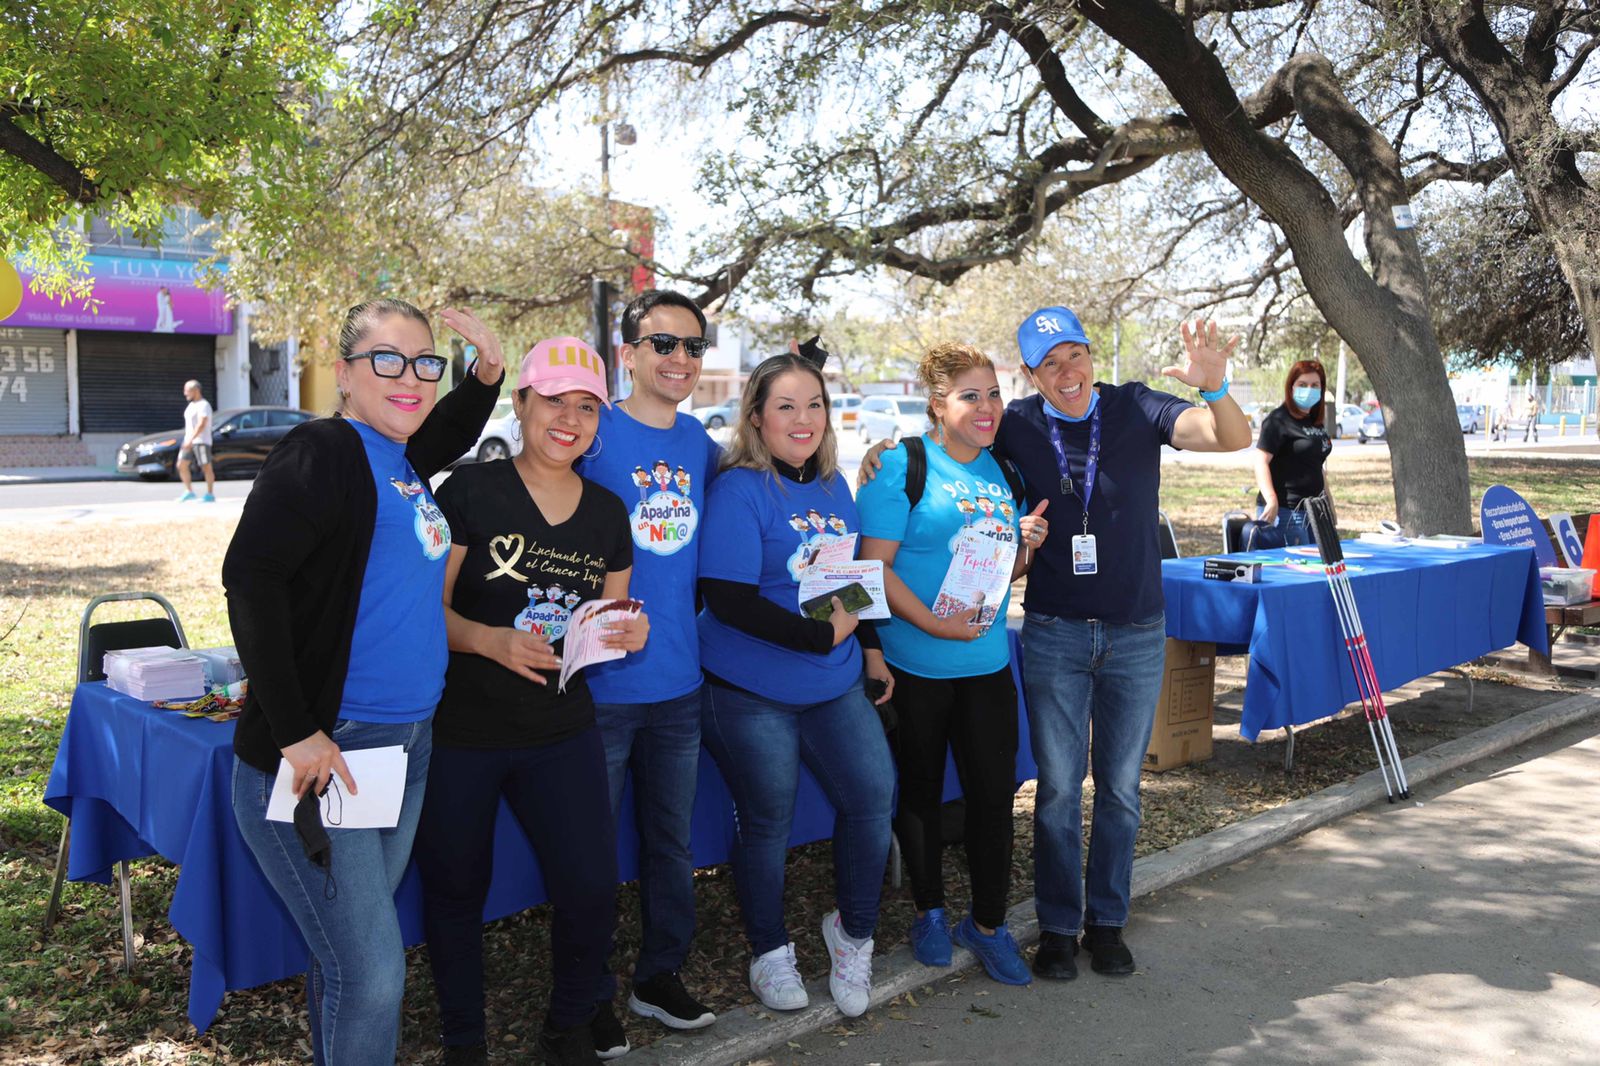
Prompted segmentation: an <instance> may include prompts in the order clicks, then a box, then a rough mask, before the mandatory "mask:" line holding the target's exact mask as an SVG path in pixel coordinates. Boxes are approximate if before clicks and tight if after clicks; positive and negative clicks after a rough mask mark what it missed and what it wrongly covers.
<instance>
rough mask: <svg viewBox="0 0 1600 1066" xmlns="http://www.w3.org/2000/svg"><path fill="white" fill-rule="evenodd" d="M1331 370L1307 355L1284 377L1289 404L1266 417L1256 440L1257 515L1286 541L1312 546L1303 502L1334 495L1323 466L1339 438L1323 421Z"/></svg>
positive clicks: (1280, 405) (1273, 410)
mask: <svg viewBox="0 0 1600 1066" xmlns="http://www.w3.org/2000/svg"><path fill="white" fill-rule="evenodd" d="M1326 389H1327V374H1326V372H1325V371H1324V370H1323V368H1322V364H1321V363H1319V362H1318V361H1317V360H1315V359H1302V360H1300V361H1299V362H1297V363H1295V364H1294V365H1293V366H1291V367H1290V368H1289V373H1288V375H1287V376H1286V377H1285V378H1284V381H1283V403H1281V404H1279V405H1278V406H1277V407H1275V408H1273V409H1272V411H1271V412H1269V413H1268V415H1267V417H1266V418H1264V419H1262V421H1261V435H1260V436H1259V437H1258V438H1257V440H1256V450H1255V457H1254V458H1255V472H1256V489H1257V492H1256V506H1257V507H1258V508H1260V510H1259V512H1258V514H1257V517H1258V518H1259V519H1260V520H1261V521H1263V522H1266V523H1267V524H1269V525H1273V526H1276V527H1277V529H1278V532H1279V533H1281V534H1282V535H1283V542H1284V544H1286V545H1290V546H1294V545H1298V544H1310V543H1311V532H1310V530H1309V529H1308V528H1307V527H1306V516H1305V514H1304V512H1302V511H1301V510H1300V501H1302V500H1308V499H1311V498H1312V497H1313V496H1328V495H1330V494H1329V493H1328V483H1327V479H1326V478H1324V477H1323V465H1324V464H1325V463H1327V461H1328V454H1329V453H1330V452H1332V451H1333V441H1332V440H1331V439H1329V437H1328V433H1327V431H1326V430H1325V429H1323V426H1322V422H1323V416H1324V413H1325V412H1326V411H1327V409H1328V405H1327V404H1326V403H1324V402H1323V397H1324V396H1325V395H1326V391H1325V390H1326Z"/></svg>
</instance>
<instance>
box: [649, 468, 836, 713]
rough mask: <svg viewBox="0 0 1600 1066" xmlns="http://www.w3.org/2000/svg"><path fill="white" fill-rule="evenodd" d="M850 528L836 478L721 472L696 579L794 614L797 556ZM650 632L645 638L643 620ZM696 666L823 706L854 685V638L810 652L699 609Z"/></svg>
mask: <svg viewBox="0 0 1600 1066" xmlns="http://www.w3.org/2000/svg"><path fill="white" fill-rule="evenodd" d="M859 530H860V522H859V520H858V518H857V514H856V503H855V500H853V499H851V497H850V486H849V485H848V484H846V482H845V480H844V478H843V477H841V476H840V475H839V474H838V473H837V472H835V473H834V475H833V476H832V477H831V478H828V479H826V480H820V479H819V480H817V481H812V482H809V483H807V484H804V485H801V484H798V483H796V482H793V481H789V480H787V479H786V478H780V477H778V476H777V475H776V474H770V473H767V472H764V471H760V470H749V469H745V468H742V467H738V468H735V469H732V470H725V471H723V472H722V474H721V475H720V476H719V477H718V478H717V480H716V482H715V483H714V484H713V485H712V486H711V491H710V493H709V494H708V496H707V499H706V523H705V526H704V528H703V529H702V530H701V532H700V576H702V577H710V578H719V579H721V580H724V581H738V582H740V583H742V584H746V585H757V586H759V587H760V590H761V595H762V596H764V597H765V598H767V599H769V600H771V601H772V602H773V603H776V604H778V605H779V606H780V607H782V608H784V609H785V610H788V611H793V612H795V613H796V614H799V613H800V575H801V573H802V572H803V571H804V570H805V563H806V559H807V558H808V557H809V555H810V554H811V553H812V552H813V551H814V550H815V549H816V548H817V547H819V546H820V545H822V544H823V543H825V542H827V541H829V540H832V539H834V538H835V537H839V536H843V535H844V534H846V533H856V532H859ZM650 632H651V639H654V637H655V626H654V623H653V622H652V625H651V630H650ZM700 662H701V664H702V665H703V666H704V667H705V668H706V670H707V671H709V672H710V673H712V674H715V675H716V676H718V677H720V678H722V679H723V680H724V681H728V682H730V683H732V684H735V685H738V686H739V687H740V688H743V689H747V690H748V691H750V692H754V693H755V694H756V695H758V696H762V697H764V698H766V699H769V700H773V701H775V702H778V703H798V704H813V703H825V702H827V701H828V700H831V699H836V698H838V697H839V696H842V695H844V694H845V693H846V692H848V691H849V690H850V687H851V686H852V685H854V684H856V683H857V682H859V681H860V680H861V646H860V645H859V644H858V643H856V638H855V637H854V636H851V637H850V638H848V639H847V640H845V641H843V642H842V643H840V644H839V645H838V646H837V647H835V648H833V649H832V650H831V651H829V652H828V653H827V654H826V655H817V654H815V653H813V652H805V651H798V650H796V649H793V648H784V647H780V646H779V645H777V644H773V643H771V642H769V641H765V640H762V639H761V638H759V637H754V636H751V635H750V634H748V633H746V632H744V631H743V630H741V629H735V628H734V627H733V626H730V625H726V624H724V623H723V622H722V621H720V620H719V619H718V618H717V617H716V616H715V615H714V614H712V613H711V611H710V610H705V611H701V612H700Z"/></svg>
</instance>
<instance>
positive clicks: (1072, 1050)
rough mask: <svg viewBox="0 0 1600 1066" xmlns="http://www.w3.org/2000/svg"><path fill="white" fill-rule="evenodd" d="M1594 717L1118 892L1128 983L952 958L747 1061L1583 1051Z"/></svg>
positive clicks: (1297, 1057)
mask: <svg viewBox="0 0 1600 1066" xmlns="http://www.w3.org/2000/svg"><path fill="white" fill-rule="evenodd" d="M1597 732H1600V728H1597V726H1596V723H1595V721H1594V720H1593V719H1589V720H1587V721H1582V722H1578V723H1576V724H1574V725H1572V726H1569V727H1567V728H1565V729H1561V730H1558V731H1556V732H1554V733H1551V734H1548V735H1547V736H1545V737H1542V738H1540V739H1538V740H1534V741H1531V742H1530V743H1528V744H1524V745H1522V746H1521V747H1518V748H1513V749H1510V750H1508V751H1506V752H1504V753H1502V754H1499V755H1495V756H1492V757H1490V758H1488V759H1485V760H1484V761H1482V762H1480V763H1477V764H1474V765H1473V766H1471V767H1470V768H1465V769H1460V770H1456V771H1454V772H1451V773H1447V774H1445V775H1442V776H1441V777H1439V778H1437V779H1435V780H1434V781H1432V782H1430V783H1428V784H1426V785H1423V786H1420V787H1419V788H1418V789H1417V790H1416V793H1415V796H1414V799H1413V801H1412V802H1410V803H1405V804H1398V805H1395V806H1392V807H1391V806H1388V805H1383V804H1380V805H1378V806H1376V807H1372V808H1370V809H1368V810H1365V811H1362V812H1360V813H1357V814H1354V815H1352V816H1350V817H1348V818H1345V819H1343V820H1341V821H1339V822H1336V823H1333V824H1331V825H1328V826H1325V827H1323V828H1321V829H1317V830H1315V831H1313V832H1311V833H1309V834H1307V835H1305V836H1303V837H1300V838H1298V839H1296V840H1294V841H1291V842H1289V843H1287V844H1283V845H1280V846H1278V847H1276V848H1273V849H1271V850H1269V851H1266V852H1264V853H1262V854H1260V855H1258V856H1256V857H1255V858H1252V859H1248V860H1245V861H1243V862H1240V863H1238V864H1236V865H1234V866H1231V867H1228V868H1226V869H1222V870H1218V871H1216V872H1213V873H1211V874H1208V875H1204V876H1202V877H1201V878H1199V879H1197V880H1195V881H1191V882H1187V883H1184V884H1181V885H1178V886H1176V887H1173V888H1169V889H1165V890H1163V891H1161V892H1158V893H1156V894H1154V895H1152V896H1150V897H1147V898H1145V899H1143V900H1139V901H1136V902H1135V905H1134V918H1133V922H1132V924H1131V925H1130V926H1129V930H1128V940H1129V944H1130V946H1132V947H1133V949H1134V951H1135V954H1136V956H1137V958H1138V959H1139V962H1140V966H1141V969H1140V971H1139V973H1138V974H1137V975H1135V976H1133V977H1129V978H1122V979H1107V978H1103V977H1100V976H1098V975H1096V974H1094V973H1092V972H1090V971H1089V969H1088V967H1087V965H1086V964H1085V966H1084V969H1083V973H1082V975H1081V976H1080V977H1079V978H1078V979H1077V980H1076V981H1073V982H1069V983H1054V982H1048V983H1047V982H1035V983H1034V984H1033V985H1032V986H1030V987H1028V988H1021V989H1013V988H1008V987H1005V986H1003V985H998V984H995V983H994V982H992V981H990V980H988V979H987V978H986V977H984V976H982V975H981V973H972V972H968V973H966V974H962V975H959V976H956V977H953V978H947V979H944V980H941V981H938V982H936V983H935V984H934V985H932V986H931V988H930V989H928V990H925V991H922V992H918V993H915V999H916V1005H912V1003H911V1002H910V1000H909V998H908V997H902V999H901V1001H900V1002H898V1003H895V1004H892V1005H890V1006H888V1007H880V1008H878V1009H877V1010H875V1011H872V1012H870V1013H869V1014H867V1015H866V1016H864V1017H862V1018H860V1019H857V1020H855V1021H853V1022H849V1023H847V1024H845V1025H843V1026H830V1027H829V1028H828V1029H827V1030H824V1031H823V1032H820V1033H816V1034H813V1035H811V1036H808V1037H805V1038H802V1039H797V1040H795V1041H793V1042H790V1043H787V1044H784V1045H781V1046H780V1047H779V1048H776V1049H773V1050H771V1051H769V1052H767V1053H766V1056H765V1058H764V1059H763V1060H757V1061H769V1062H782V1063H788V1062H801V1061H804V1062H805V1063H807V1064H816V1066H823V1064H834V1063H838V1064H844V1063H850V1064H860V1063H885V1064H886V1063H916V1064H922V1066H932V1064H935V1063H956V1062H994V1063H999V1062H1006V1063H1057V1062H1061V1063H1065V1062H1109V1061H1114V1060H1124V1061H1129V1062H1142V1063H1251V1064H1255V1063H1367V1062H1382V1063H1399V1064H1413V1063H1414V1064H1417V1066H1422V1064H1429V1066H1432V1064H1436V1063H1501V1062H1505V1061H1512V1060H1514V1061H1517V1062H1533V1063H1577V1062H1581V1063H1594V1062H1600V833H1597V831H1596V828H1597V824H1600V823H1597V815H1596V812H1597V810H1600V736H1597ZM1083 961H1084V962H1085V963H1087V960H1086V959H1084V960H1083Z"/></svg>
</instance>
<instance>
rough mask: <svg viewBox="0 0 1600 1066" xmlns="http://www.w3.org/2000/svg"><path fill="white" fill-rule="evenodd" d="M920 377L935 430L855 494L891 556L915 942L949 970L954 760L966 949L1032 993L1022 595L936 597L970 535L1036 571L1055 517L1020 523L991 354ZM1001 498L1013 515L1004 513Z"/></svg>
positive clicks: (938, 350) (930, 366) (943, 362)
mask: <svg viewBox="0 0 1600 1066" xmlns="http://www.w3.org/2000/svg"><path fill="white" fill-rule="evenodd" d="M917 376H918V377H919V378H921V380H922V384H923V387H924V388H925V389H926V390H927V395H928V420H929V422H930V423H931V424H932V425H933V427H934V428H933V429H932V430H930V431H929V432H928V433H926V434H924V435H923V436H922V438H920V440H918V441H905V442H902V443H903V444H904V447H901V448H898V449H896V450H895V451H894V452H891V453H889V455H888V456H887V458H886V459H885V461H884V466H883V471H882V472H881V473H880V474H879V475H878V477H877V478H876V479H874V480H873V481H872V482H870V483H869V484H867V485H865V486H863V487H862V489H861V491H860V492H859V493H858V494H857V498H856V506H857V507H859V508H860V509H861V531H862V537H863V540H862V546H861V558H863V559H881V560H883V563H884V574H883V576H884V581H885V585H886V592H887V594H888V597H889V607H890V609H891V610H892V611H893V613H894V617H893V619H891V620H890V621H888V622H886V623H884V624H883V625H882V626H881V627H880V634H879V635H880V637H881V639H882V641H883V655H884V659H885V660H886V661H887V662H888V664H889V669H890V670H891V671H892V672H893V674H894V691H895V710H896V712H897V713H896V725H895V728H894V732H893V733H892V734H891V736H892V741H891V746H892V748H893V750H894V756H895V762H896V764H897V766H898V768H899V772H900V804H899V808H898V810H897V812H896V814H895V822H894V825H895V835H896V836H897V838H898V839H899V841H900V848H901V852H902V854H903V855H904V856H905V860H906V870H907V872H908V873H909V874H910V875H911V892H912V896H913V898H914V899H915V901H916V907H917V917H916V922H915V924H914V925H913V926H912V928H911V944H912V948H913V950H914V952H915V954H916V956H917V959H918V960H919V961H921V962H922V963H924V964H925V965H928V966H948V965H950V950H951V942H950V928H949V925H948V923H947V922H946V920H945V894H944V872H943V869H944V863H943V850H944V839H943V834H942V828H943V826H942V824H941V818H940V811H941V802H942V800H943V798H944V774H945V758H946V754H947V753H950V754H953V755H954V757H955V763H956V773H957V775H958V776H959V778H960V780H961V794H962V795H963V796H964V797H965V799H966V832H965V834H964V835H963V839H964V841H965V843H966V851H967V870H968V873H969V874H970V876H971V882H972V909H971V913H970V914H968V915H967V916H966V917H965V918H964V919H962V921H961V923H960V924H959V925H958V926H957V928H956V931H955V939H956V940H957V941H959V942H960V943H961V944H962V945H963V946H965V947H967V948H969V949H970V950H971V951H972V952H973V954H975V955H976V956H977V957H978V960H979V961H980V962H982V963H983V967H984V969H985V970H986V971H987V972H988V974H989V976H990V977H992V978H994V979H995V980H996V981H1000V982H1003V983H1005V984H1012V985H1025V984H1028V983H1029V981H1030V980H1031V978H1030V977H1029V975H1028V964H1027V963H1026V962H1024V961H1023V959H1022V955H1021V952H1020V951H1019V950H1018V948H1017V942H1016V941H1015V940H1014V939H1013V938H1012V936H1011V932H1010V930H1008V929H1007V928H1006V924H1005V921H1006V897H1007V894H1008V892H1009V890H1010V887H1011V837H1012V833H1011V824H1012V822H1011V810H1012V805H1013V800H1014V796H1015V793H1016V767H1017V690H1016V684H1015V682H1014V681H1013V680H1012V676H1011V648H1010V644H1009V641H1008V639H1007V637H1006V627H1005V613H1006V606H1007V604H1008V603H1010V590H1009V588H1008V589H1007V591H1006V593H1005V595H1004V596H1002V597H1001V598H1000V599H999V601H998V603H997V604H995V603H989V604H986V603H985V601H984V598H983V596H984V594H983V593H982V592H979V593H978V594H977V597H975V598H974V601H973V604H974V607H976V608H978V609H966V610H960V611H958V612H954V613H952V612H950V611H948V610H943V611H942V610H940V609H939V605H936V601H937V600H938V598H939V595H940V588H941V586H942V585H943V582H944V578H945V574H946V573H947V572H948V571H949V569H950V563H951V560H952V559H953V558H954V557H955V553H956V551H957V550H958V549H960V550H968V549H967V538H969V537H973V536H974V535H976V536H977V537H981V538H984V539H985V541H992V542H994V543H995V544H996V545H997V546H999V547H996V548H995V549H994V551H996V552H997V553H1000V554H1001V556H1002V557H1004V556H1005V555H1007V554H1009V555H1010V556H1011V557H1012V562H1011V565H1010V566H1009V568H1008V570H1007V571H1006V572H1005V576H1006V577H1009V578H1010V579H1011V580H1015V579H1017V578H1019V577H1021V576H1022V575H1023V574H1024V573H1026V572H1027V570H1028V567H1029V564H1030V563H1031V561H1032V559H1033V552H1034V551H1036V550H1037V549H1038V548H1039V547H1040V545H1042V544H1043V543H1044V540H1045V537H1046V535H1047V534H1048V532H1049V525H1048V523H1047V522H1046V520H1045V519H1044V517H1043V516H1042V515H1040V514H1027V515H1024V516H1023V517H1022V519H1021V520H1020V523H1019V522H1018V520H1017V519H1016V517H1015V516H1016V515H1017V514H1018V513H1020V508H1021V505H1022V502H1023V501H1022V500H1021V499H1018V498H1017V491H1018V490H1020V489H1021V485H1020V484H1018V485H1017V486H1016V488H1015V489H1013V487H1012V486H1011V485H1010V484H1009V483H1008V480H1009V479H1008V477H1007V475H1006V472H1005V471H1003V470H1002V469H1001V467H1000V464H999V463H998V462H996V461H995V459H994V457H993V456H992V455H990V454H989V452H988V448H989V446H990V445H991V444H993V443H994V438H995V433H996V432H997V431H998V430H999V428H1000V416H1001V414H1002V412H1003V411H1004V408H1005V401H1004V400H1002V399H1001V398H1000V384H999V381H998V380H997V378H996V376H995V370H994V363H993V362H991V361H990V359H989V357H988V356H986V355H984V354H983V353H982V352H980V351H978V350H977V349H976V348H973V347H972V346H970V345H966V344H938V345H935V346H933V347H932V348H930V349H928V352H927V354H925V355H924V356H923V357H922V362H921V363H920V364H919V365H918V367H917ZM919 446H920V449H921V451H922V454H923V456H924V461H923V462H922V463H921V464H920V468H921V469H920V472H921V475H922V483H921V484H913V483H912V482H910V481H909V480H908V479H909V478H910V477H911V476H912V475H911V474H910V473H908V470H907V468H908V466H909V465H910V462H909V457H910V456H911V454H912V453H913V452H914V451H915V450H917V449H918V447H919ZM947 488H951V489H953V491H946V489H947ZM958 493H959V494H960V495H957V494H958ZM912 495H915V496H916V497H917V500H916V503H915V504H914V505H913V504H912V502H911V496H912ZM974 497H975V498H976V500H977V501H978V502H979V507H980V509H982V510H983V511H984V512H985V515H984V519H983V520H982V521H981V522H978V523H976V524H973V525H969V524H968V521H969V516H968V515H967V514H966V513H965V511H964V510H963V508H961V507H960V506H959V505H958V504H959V502H961V501H971V500H973V498H974ZM996 499H1000V500H1004V501H1008V502H1010V503H1011V504H1013V506H1011V507H1009V508H1006V509H1005V510H1003V511H998V512H997V511H996V510H995V508H994V507H993V506H992V505H993V503H994V501H995V500H996ZM985 503H987V504H989V505H990V506H988V507H983V506H982V504H985ZM1045 506H1048V505H1045ZM997 515H1004V516H1005V517H1004V518H1000V517H997ZM979 543H980V544H981V543H984V541H980V542H979ZM1002 547H1003V548H1004V549H1006V550H1005V551H1003V552H1002V551H1001V548H1002ZM985 618H987V619H988V620H989V621H990V622H992V624H985Z"/></svg>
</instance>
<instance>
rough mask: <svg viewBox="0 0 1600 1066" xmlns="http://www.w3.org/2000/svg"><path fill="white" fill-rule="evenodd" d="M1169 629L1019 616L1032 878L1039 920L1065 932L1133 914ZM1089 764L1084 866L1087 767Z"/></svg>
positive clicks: (1156, 623)
mask: <svg viewBox="0 0 1600 1066" xmlns="http://www.w3.org/2000/svg"><path fill="white" fill-rule="evenodd" d="M1166 640H1167V634H1166V618H1165V616H1163V615H1157V616H1156V617H1155V618H1154V619H1152V620H1150V621H1147V622H1138V623H1133V624H1113V623H1109V622H1100V621H1096V620H1094V619H1081V618H1057V617H1054V616H1052V615H1043V614H1034V613H1033V612H1031V611H1030V612H1028V614H1027V618H1026V620H1025V621H1024V622H1023V625H1022V666H1023V682H1024V684H1025V686H1026V691H1027V696H1028V721H1029V724H1030V726H1031V727H1032V732H1033V758H1034V761H1035V762H1037V763H1038V764H1039V791H1038V795H1037V798H1036V800H1035V806H1034V814H1033V820H1034V830H1033V866H1034V871H1033V886H1034V906H1035V908H1036V909H1037V911H1038V914H1039V928H1040V929H1041V930H1045V931H1048V932H1052V933H1062V934H1066V935H1069V936H1070V935H1076V934H1077V933H1079V932H1081V931H1082V929H1083V926H1084V924H1085V923H1087V924H1089V925H1112V926H1124V925H1127V924H1128V897H1129V891H1130V888H1131V884H1132V880H1133V844H1134V838H1135V837H1137V836H1138V833H1139V768H1140V766H1141V765H1142V764H1143V762H1144V753H1145V749H1147V748H1148V747H1149V746H1150V728H1151V726H1152V724H1153V723H1154V721H1155V705H1156V699H1157V698H1158V697H1159V695H1160V692H1161V671H1162V667H1163V665H1164V662H1165V656H1166ZM1091 723H1093V727H1094V746H1093V748H1092V749H1091V748H1090V746H1089V733H1090V724H1091ZM1091 769H1092V771H1093V773H1094V817H1093V822H1092V825H1091V829H1090V837H1089V868H1088V871H1087V873H1085V872H1084V866H1083V778H1084V774H1085V773H1086V772H1087V771H1088V770H1091ZM1086 897H1087V899H1086Z"/></svg>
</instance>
